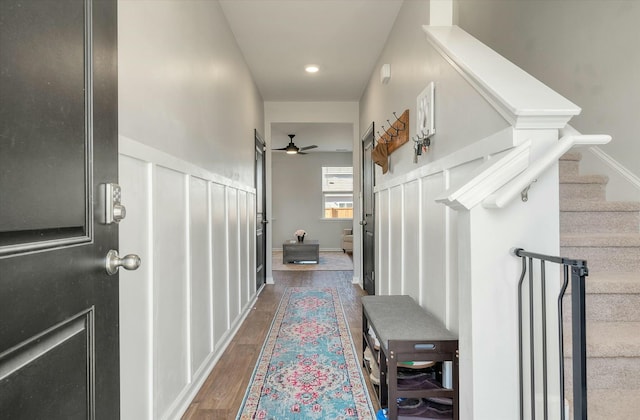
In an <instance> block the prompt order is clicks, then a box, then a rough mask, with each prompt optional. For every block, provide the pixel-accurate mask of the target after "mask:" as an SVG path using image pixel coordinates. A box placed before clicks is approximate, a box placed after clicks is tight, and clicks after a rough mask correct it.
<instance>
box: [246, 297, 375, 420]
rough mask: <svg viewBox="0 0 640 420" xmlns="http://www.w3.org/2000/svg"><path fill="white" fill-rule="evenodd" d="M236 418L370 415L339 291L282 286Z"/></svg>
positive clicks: (356, 417) (365, 391)
mask: <svg viewBox="0 0 640 420" xmlns="http://www.w3.org/2000/svg"><path fill="white" fill-rule="evenodd" d="M237 418H238V419H274V420H287V419H332V420H334V419H336V420H337V419H366V420H369V419H373V418H375V413H374V411H373V407H372V405H371V400H370V399H369V394H368V392H367V388H366V385H365V382H364V379H363V377H362V372H361V370H360V364H359V362H358V358H357V356H356V351H355V348H354V346H353V341H352V339H351V334H350V333H349V327H348V325H347V322H346V319H345V315H344V310H343V309H342V304H341V302H340V297H339V295H338V291H337V289H336V288H334V287H325V288H311V287H290V288H288V289H287V290H286V291H285V294H284V296H283V297H282V301H281V302H280V306H279V307H278V310H277V311H276V315H275V318H274V320H273V323H272V324H271V329H270V330H269V333H268V334H267V338H266V340H265V343H264V346H263V347H262V351H261V353H260V356H259V358H258V364H257V365H256V368H255V370H254V372H253V376H252V378H251V382H250V383H249V386H248V388H247V392H246V394H245V397H244V400H243V402H242V406H241V407H240V411H239V412H238V416H237Z"/></svg>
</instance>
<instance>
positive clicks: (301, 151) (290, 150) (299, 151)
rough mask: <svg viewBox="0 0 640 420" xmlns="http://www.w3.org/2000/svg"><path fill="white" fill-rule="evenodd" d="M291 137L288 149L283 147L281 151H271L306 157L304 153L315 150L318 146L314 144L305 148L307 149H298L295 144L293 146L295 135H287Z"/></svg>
mask: <svg viewBox="0 0 640 420" xmlns="http://www.w3.org/2000/svg"><path fill="white" fill-rule="evenodd" d="M287 135H288V136H289V144H288V145H287V146H286V147H281V148H280V149H271V150H282V151H285V152H287V154H289V155H306V153H304V151H305V150H309V149H315V148H316V147H318V146H316V145H315V144H312V145H311V146H305V147H298V146H296V145H295V144H293V138H294V137H295V136H296V135H295V134H287Z"/></svg>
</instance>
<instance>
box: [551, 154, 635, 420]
mask: <svg viewBox="0 0 640 420" xmlns="http://www.w3.org/2000/svg"><path fill="white" fill-rule="evenodd" d="M581 157H582V156H581V154H580V153H578V152H569V153H567V154H565V155H564V156H563V157H562V158H561V159H560V249H561V252H560V253H561V255H562V256H563V257H568V258H576V259H586V260H587V265H588V268H589V276H588V277H587V278H586V293H587V296H586V314H587V315H586V322H587V389H588V396H587V399H588V405H589V406H588V413H589V419H590V420H601V419H602V420H604V419H607V420H627V419H628V420H631V419H638V418H640V203H638V202H609V201H606V185H607V182H608V178H607V177H606V176H601V175H580V174H579V164H580V159H581ZM569 293H570V292H569ZM564 306H565V309H569V307H570V296H567V297H566V298H565V303H564ZM570 317H571V314H570V312H569V311H568V310H565V318H564V319H565V322H566V321H568V320H570ZM568 328H569V327H568V324H567V326H566V327H565V331H567V332H568V331H570V330H569V329H568ZM565 335H567V336H569V337H565V366H571V345H570V339H571V337H570V334H565ZM569 372H570V370H568V373H569ZM565 379H566V384H567V386H566V389H567V397H568V398H570V397H571V391H570V390H571V388H570V387H571V386H572V384H571V375H570V374H567V375H566V378H565Z"/></svg>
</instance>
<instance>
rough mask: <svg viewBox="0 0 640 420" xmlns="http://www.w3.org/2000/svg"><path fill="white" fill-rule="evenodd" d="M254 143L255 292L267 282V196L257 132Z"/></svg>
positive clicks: (264, 166) (263, 148)
mask: <svg viewBox="0 0 640 420" xmlns="http://www.w3.org/2000/svg"><path fill="white" fill-rule="evenodd" d="M255 142H256V176H255V178H256V290H258V289H260V287H262V285H263V284H265V283H266V281H267V265H266V261H267V223H269V221H268V220H267V214H266V208H267V198H266V197H267V196H266V186H267V184H266V178H267V177H266V165H265V154H264V150H265V145H264V140H262V137H261V136H260V134H258V130H256V131H255Z"/></svg>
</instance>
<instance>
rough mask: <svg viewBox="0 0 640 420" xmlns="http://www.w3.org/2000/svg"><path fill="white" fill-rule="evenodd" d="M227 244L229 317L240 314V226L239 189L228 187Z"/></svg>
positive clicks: (232, 318)
mask: <svg viewBox="0 0 640 420" xmlns="http://www.w3.org/2000/svg"><path fill="white" fill-rule="evenodd" d="M227 230H228V238H227V246H228V247H229V255H228V259H229V282H228V285H229V319H230V320H231V325H232V326H233V321H235V320H236V318H237V316H238V315H239V314H240V308H241V305H240V255H238V254H239V252H240V237H239V236H240V226H239V217H238V190H235V189H233V188H227Z"/></svg>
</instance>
